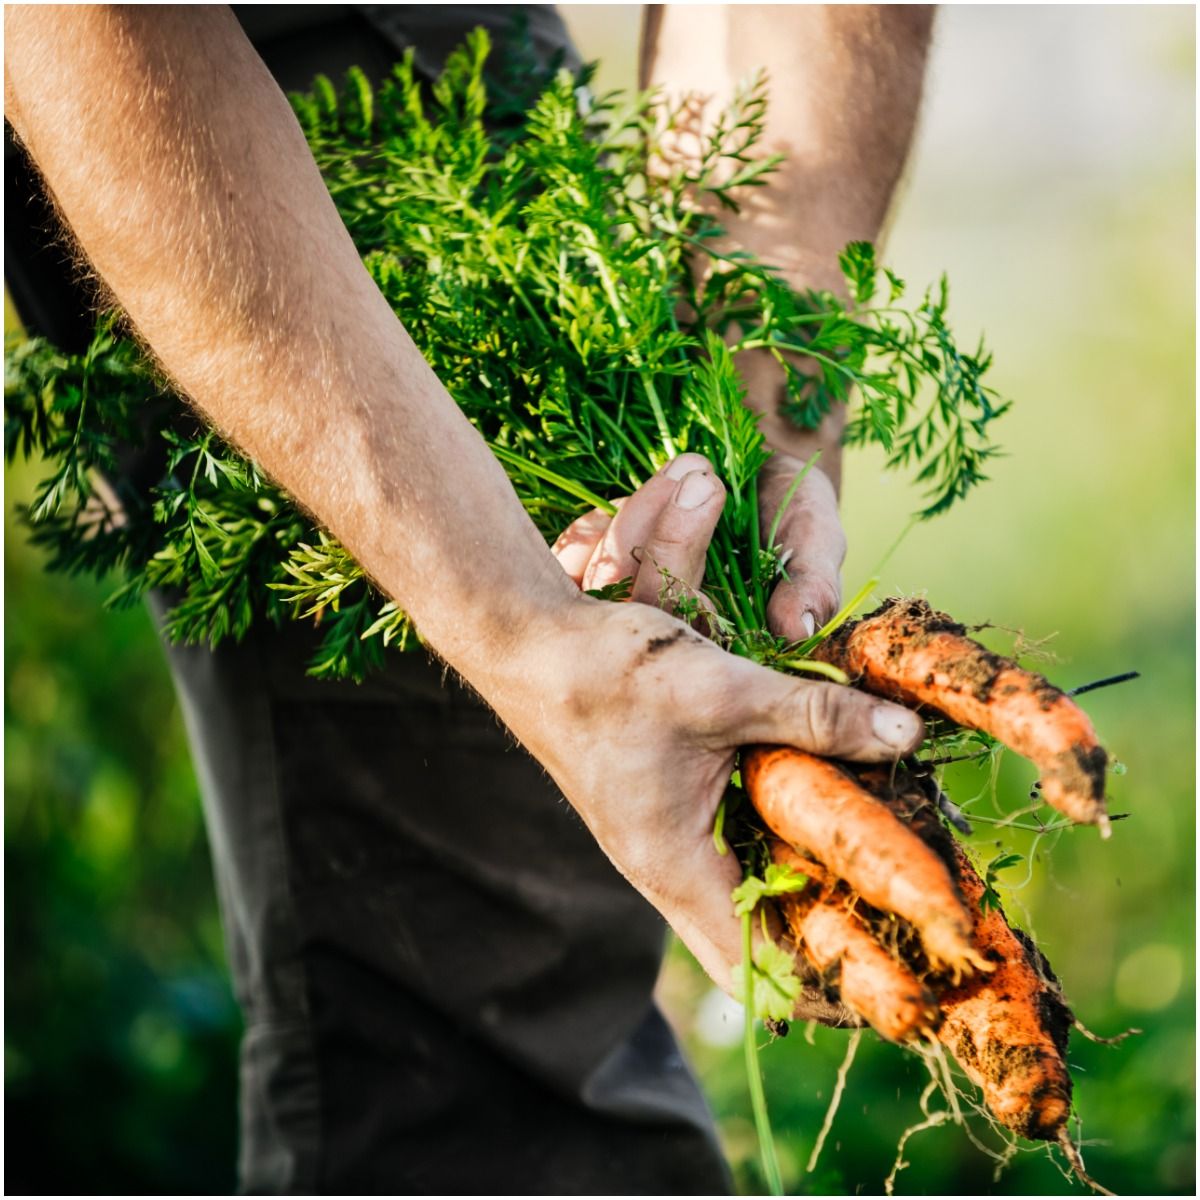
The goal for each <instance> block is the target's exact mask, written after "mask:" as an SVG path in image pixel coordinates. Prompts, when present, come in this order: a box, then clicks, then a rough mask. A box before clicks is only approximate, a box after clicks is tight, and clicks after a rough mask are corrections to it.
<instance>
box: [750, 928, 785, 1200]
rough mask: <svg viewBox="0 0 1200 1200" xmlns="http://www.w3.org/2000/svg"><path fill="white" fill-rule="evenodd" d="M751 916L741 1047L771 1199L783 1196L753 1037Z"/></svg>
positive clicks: (777, 1160)
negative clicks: (743, 1029)
mask: <svg viewBox="0 0 1200 1200" xmlns="http://www.w3.org/2000/svg"><path fill="white" fill-rule="evenodd" d="M751 916H752V914H751V913H750V912H745V913H743V914H742V979H743V982H744V988H743V996H742V1003H743V1005H744V1007H745V1012H746V1027H745V1033H744V1036H743V1039H742V1040H743V1044H744V1047H745V1050H746V1079H747V1082H748V1083H749V1085H750V1107H751V1108H752V1109H753V1110H754V1128H755V1130H756V1132H757V1133H758V1148H759V1152H760V1153H761V1154H762V1165H763V1174H764V1175H765V1176H766V1177H767V1188H768V1189H769V1190H770V1193H771V1195H772V1196H782V1195H783V1181H782V1179H781V1178H780V1175H779V1159H778V1158H776V1156H775V1139H774V1137H773V1136H772V1135H771V1120H770V1118H769V1117H768V1116H767V1097H766V1095H765V1093H764V1092H763V1081H762V1072H761V1071H760V1070H759V1065H758V1043H757V1042H756V1041H755V1037H754V944H753V939H752V929H753V927H752V925H751Z"/></svg>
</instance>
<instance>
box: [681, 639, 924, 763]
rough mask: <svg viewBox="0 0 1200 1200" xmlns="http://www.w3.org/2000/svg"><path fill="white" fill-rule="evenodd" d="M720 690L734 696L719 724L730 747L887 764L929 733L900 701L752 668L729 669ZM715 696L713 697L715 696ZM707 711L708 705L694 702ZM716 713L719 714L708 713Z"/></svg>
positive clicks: (748, 664) (739, 664) (737, 666)
mask: <svg viewBox="0 0 1200 1200" xmlns="http://www.w3.org/2000/svg"><path fill="white" fill-rule="evenodd" d="M730 672H731V673H732V675H733V678H732V679H731V676H730V674H729V673H725V672H722V673H721V674H722V675H723V676H724V678H723V679H722V680H721V682H720V686H721V687H722V688H724V689H725V690H726V692H725V694H726V695H727V696H729V695H731V693H732V696H733V699H732V700H731V704H732V707H733V711H732V713H731V712H729V710H728V707H727V708H726V711H725V713H724V714H723V715H721V714H720V707H719V700H717V708H716V710H715V711H716V712H717V713H718V714H719V715H718V718H717V724H718V725H723V728H722V729H721V730H720V733H719V734H718V732H717V728H716V727H714V729H713V730H712V732H713V734H714V735H716V736H719V737H720V738H722V739H723V743H724V744H725V745H748V744H751V743H754V742H766V743H769V744H776V745H784V746H795V747H797V749H800V750H807V751H809V752H810V753H812V754H819V755H821V756H822V757H826V758H846V759H850V760H852V761H855V762H886V761H888V760H891V759H895V758H899V757H902V756H903V755H905V754H911V753H912V752H913V751H914V750H916V748H917V747H918V746H919V745H920V744H921V741H922V740H923V738H924V736H925V723H924V721H922V720H921V718H920V717H918V716H917V714H916V713H914V712H910V711H909V710H908V709H907V708H903V707H902V706H901V705H899V704H892V703H890V702H888V701H886V700H880V699H878V698H877V697H875V696H868V695H866V694H865V693H863V692H858V691H855V690H854V689H853V688H849V687H844V686H842V685H841V684H837V683H815V682H809V681H808V680H804V679H790V678H788V677H787V676H786V675H783V674H781V673H780V672H778V671H771V670H768V669H767V668H765V667H760V666H757V665H756V664H754V663H751V662H746V661H744V660H738V661H737V662H736V663H734V664H730ZM713 699H716V698H713ZM697 706H698V707H699V708H701V709H702V710H703V700H702V698H700V697H697ZM710 711H714V710H710Z"/></svg>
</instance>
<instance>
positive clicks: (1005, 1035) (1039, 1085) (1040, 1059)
mask: <svg viewBox="0 0 1200 1200" xmlns="http://www.w3.org/2000/svg"><path fill="white" fill-rule="evenodd" d="M954 847H955V858H956V865H957V874H958V879H959V883H960V885H961V886H962V889H963V893H964V895H965V896H966V897H967V900H968V902H969V903H970V904H971V906H972V908H973V910H974V912H975V943H976V945H977V946H978V947H979V948H980V950H981V951H982V952H983V954H984V955H986V957H987V958H989V959H990V960H991V961H992V962H994V963H995V964H996V969H995V971H993V972H992V973H991V974H990V975H987V976H980V977H978V978H975V979H971V980H967V981H965V982H964V983H963V984H961V985H960V986H958V987H955V988H951V989H950V990H949V991H947V992H945V993H944V994H943V996H942V997H941V1006H942V1013H943V1015H944V1017H945V1020H944V1021H943V1023H942V1027H941V1029H940V1030H939V1031H938V1037H939V1038H940V1039H941V1041H942V1042H944V1043H945V1044H946V1046H948V1047H949V1048H950V1051H951V1052H952V1053H953V1055H954V1057H955V1058H956V1059H958V1061H959V1063H960V1064H961V1066H962V1068H963V1070H964V1071H966V1073H967V1075H968V1077H969V1078H970V1079H971V1081H972V1082H973V1083H975V1084H976V1085H978V1086H979V1087H980V1088H981V1089H982V1091H983V1096H984V1099H985V1100H986V1101H987V1105H988V1107H989V1108H990V1109H991V1110H992V1112H993V1113H994V1114H995V1115H996V1119H997V1120H998V1121H1000V1123H1001V1124H1003V1125H1006V1126H1008V1128H1009V1129H1012V1130H1013V1131H1014V1132H1016V1133H1019V1134H1020V1135H1021V1136H1022V1137H1027V1138H1032V1139H1035V1140H1039V1141H1058V1140H1060V1133H1061V1131H1062V1130H1063V1129H1064V1128H1065V1126H1066V1122H1067V1117H1068V1116H1069V1115H1070V1112H1071V1076H1070V1073H1069V1072H1068V1071H1067V1066H1066V1063H1065V1062H1064V1061H1063V1055H1064V1054H1065V1053H1066V1050H1067V1038H1068V1035H1069V1033H1070V1030H1071V1022H1072V1019H1073V1018H1072V1016H1071V1012H1070V1010H1069V1009H1068V1008H1067V1006H1066V1004H1065V1002H1064V1001H1063V998H1062V995H1061V994H1060V992H1059V990H1058V986H1057V982H1056V981H1055V980H1054V978H1053V976H1052V975H1051V974H1050V971H1049V967H1048V966H1047V965H1046V964H1045V962H1044V960H1041V956H1040V955H1038V954H1037V951H1036V950H1034V949H1033V948H1032V946H1031V945H1030V944H1029V943H1028V942H1027V941H1026V940H1025V939H1024V938H1022V937H1020V936H1019V935H1018V934H1017V933H1016V932H1015V931H1014V930H1013V929H1011V928H1010V927H1009V924H1008V921H1007V920H1005V917H1004V913H1003V912H1002V911H1001V910H1000V909H999V908H998V907H990V906H989V908H988V910H987V911H986V912H984V911H983V910H982V909H981V908H980V907H979V901H980V898H981V897H982V896H983V883H982V882H981V881H980V878H979V876H978V874H977V873H976V871H975V868H974V867H973V866H972V865H971V862H970V860H969V859H968V858H967V855H966V853H965V851H964V850H963V849H962V847H961V846H959V845H958V844H957V842H956V843H955V844H954ZM1035 956H1036V959H1035ZM1039 960H1040V961H1039Z"/></svg>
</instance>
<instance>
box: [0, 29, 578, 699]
mask: <svg viewBox="0 0 1200 1200" xmlns="http://www.w3.org/2000/svg"><path fill="white" fill-rule="evenodd" d="M5 33H6V46H5V57H6V63H5V67H6V93H7V98H8V109H9V116H10V119H12V120H13V124H14V126H15V127H16V129H17V132H18V133H19V135H20V136H21V138H22V139H23V140H24V142H25V143H26V145H27V147H28V148H29V150H30V151H31V153H32V155H33V157H34V159H35V160H36V161H37V163H38V165H39V167H40V168H41V170H42V172H43V173H44V175H45V177H46V180H47V182H48V184H49V186H50V187H51V189H52V191H53V193H54V195H55V198H56V200H57V202H58V204H59V206H60V208H61V210H62V212H63V214H64V216H65V217H66V219H67V221H68V222H69V223H70V226H71V228H72V230H73V232H74V234H75V236H76V237H77V239H78V241H79V243H80V245H81V247H82V249H83V250H84V252H85V253H86V255H87V257H88V258H89V260H90V261H91V263H92V265H93V266H94V267H95V269H96V271H97V272H98V273H99V275H100V276H101V277H102V278H103V280H104V281H105V283H106V284H107V285H108V287H109V288H110V289H111V291H112V292H113V293H114V295H115V296H116V298H117V299H118V301H119V302H120V304H121V306H122V308H123V309H124V311H125V312H126V313H127V314H128V315H129V316H130V318H131V319H132V320H133V322H134V323H135V324H136V326H137V328H138V329H139V331H140V333H141V334H142V336H143V337H144V338H145V339H146V341H147V342H148V343H149V345H150V346H151V347H152V349H153V350H154V352H155V354H156V355H157V356H158V358H159V360H160V361H161V363H162V365H163V366H164V367H165V369H166V370H167V371H168V372H169V373H170V374H171V376H172V377H173V378H174V380H175V381H176V382H177V383H178V385H179V386H180V388H181V390H182V391H184V392H185V393H186V394H187V395H188V396H189V397H191V399H192V400H193V401H194V402H195V403H196V404H197V405H198V406H199V407H200V408H202V409H203V410H204V412H205V413H206V414H207V415H208V416H209V417H210V418H211V419H212V420H213V422H214V423H215V424H216V425H217V426H218V428H220V429H221V430H222V432H223V433H224V434H225V435H226V436H227V437H228V438H229V439H230V440H231V441H233V442H235V443H236V444H237V445H239V446H240V447H241V448H242V449H243V450H244V451H245V452H246V453H247V454H249V455H250V456H251V457H253V458H254V459H255V460H256V461H257V462H258V463H259V464H260V465H261V466H262V467H263V468H264V469H265V470H266V471H267V472H268V473H270V474H271V475H272V476H273V477H274V478H275V479H276V480H278V481H279V483H280V484H281V485H282V486H283V487H285V488H286V489H287V490H288V491H289V492H290V493H291V494H292V495H293V496H294V497H295V498H296V499H297V500H298V501H300V502H301V503H302V504H304V505H305V506H306V507H308V508H309V509H311V511H312V512H313V513H314V514H315V515H316V516H317V517H318V519H320V520H321V521H322V522H323V523H324V524H326V525H327V526H328V527H329V528H330V529H331V530H332V531H333V532H334V533H335V534H336V535H337V536H338V537H339V538H341V539H342V541H343V542H344V543H345V544H346V545H347V547H348V548H349V549H350V550H351V551H352V553H354V554H355V556H356V557H357V558H358V560H359V561H360V562H361V563H362V565H363V566H364V568H365V569H366V570H367V571H368V572H369V573H370V574H371V575H372V576H373V577H374V578H375V580H376V581H377V582H378V583H379V585H380V586H381V587H382V588H383V589H384V590H385V591H387V592H388V593H389V594H390V595H392V596H393V597H395V598H396V600H397V601H398V602H399V603H400V604H401V605H402V606H403V607H404V608H405V609H406V610H407V611H408V612H409V613H410V614H411V615H412V616H413V618H414V619H415V621H416V623H417V625H418V628H420V630H421V632H422V634H423V635H424V636H425V637H426V638H427V639H428V640H429V641H430V642H431V643H432V645H433V646H434V647H435V648H436V649H437V650H439V652H441V653H442V654H443V655H444V656H445V657H446V658H447V659H448V660H449V661H450V662H452V663H453V664H454V665H455V666H457V667H459V668H460V669H461V670H463V671H464V673H466V674H467V675H468V677H469V678H472V680H473V682H477V685H479V683H480V681H479V675H480V672H481V671H486V670H487V669H489V668H488V666H487V664H486V662H485V660H486V659H487V658H488V657H489V656H490V657H491V658H496V657H498V656H497V654H496V650H497V648H498V647H503V646H505V645H506V644H507V643H508V642H509V641H512V640H513V639H515V638H516V637H517V635H518V634H519V631H520V629H521V628H522V627H523V626H524V625H525V624H526V623H528V622H529V621H534V620H538V619H542V618H543V617H544V616H545V615H546V614H548V613H552V612H554V611H556V610H557V609H558V608H559V607H560V606H561V605H563V604H566V603H569V602H570V599H571V597H572V595H573V593H572V591H571V588H570V584H569V581H567V580H566V578H565V576H564V575H563V573H562V571H561V570H560V569H559V568H558V566H557V564H556V563H555V562H554V560H553V558H552V556H551V555H550V553H549V551H548V549H547V548H546V546H545V545H544V543H543V542H542V539H541V538H540V536H539V535H538V533H537V531H536V529H535V528H534V526H533V524H532V523H531V522H530V521H529V520H528V518H527V517H526V515H525V513H524V512H523V510H522V509H521V506H520V504H519V502H518V501H517V499H516V496H515V494H514V493H513V491H512V489H511V487H510V486H509V484H508V481H507V479H506V478H505V477H504V474H503V472H502V470H501V469H500V467H499V465H498V464H497V463H496V461H495V459H494V458H493V456H492V455H491V454H490V452H489V451H488V449H487V447H486V445H485V444H484V443H483V441H482V439H481V438H480V437H479V436H478V435H477V434H476V432H475V431H474V430H473V429H472V428H471V427H470V425H469V424H468V423H467V422H466V420H465V419H464V418H463V417H462V415H461V413H460V412H459V411H458V409H457V407H456V406H455V404H454V403H453V401H452V400H451V398H450V397H449V396H448V395H447V394H446V392H445V390H444V389H443V388H442V386H441V385H440V383H439V382H438V381H437V379H436V378H435V377H434V375H433V373H432V372H431V371H430V369H429V367H428V366H427V365H426V363H425V362H424V360H423V359H422V358H421V356H420V354H419V353H418V351H417V350H416V348H415V347H414V346H413V344H412V342H411V340H410V339H409V338H408V336H407V335H406V334H405V332H404V330H403V329H402V328H401V326H400V324H399V322H398V321H397V319H396V318H395V316H394V315H393V313H392V312H391V310H390V309H389V307H388V305H387V303H386V301H385V300H384V299H383V297H382V296H381V295H380V293H379V291H378V289H377V288H376V287H375V286H374V284H373V282H372V281H371V279H370V277H369V275H368V274H367V272H366V271H365V269H364V268H363V266H362V264H361V262H360V261H359V258H358V255H357V253H356V251H355V249H354V246H353V244H352V243H351V241H350V238H349V235H348V234H347V233H346V230H345V228H344V227H343V225H342V224H341V221H340V220H339V218H338V216H337V213H336V211H335V209H334V206H333V204H332V202H331V200H330V199H329V196H328V194H327V192H326V190H325V188H324V185H323V183H322V181H321V179H320V176H319V174H318V172H317V169H316V166H315V165H314V163H313V161H312V157H311V155H310V154H309V152H308V149H307V146H306V144H305V141H304V137H303V135H302V133H301V131H300V129H299V126H298V125H297V123H296V121H295V119H294V118H293V116H292V114H291V111H290V109H289V107H288V105H287V102H286V100H285V98H284V97H283V95H282V93H280V91H279V89H278V88H277V87H276V86H275V84H274V82H273V81H272V79H271V78H270V76H269V74H268V72H267V71H266V68H265V67H264V66H263V64H262V62H261V61H260V60H259V59H258V57H257V55H255V53H254V51H253V49H252V48H251V47H250V45H249V43H248V42H247V41H246V39H245V37H244V36H243V35H242V33H241V31H240V29H239V28H238V26H237V24H236V21H235V20H234V18H233V16H232V14H231V13H230V12H229V11H228V10H227V9H216V8H210V7H196V8H188V9H162V8H153V7H151V8H127V9H120V8H104V7H81V8H71V9H67V10H57V11H56V10H47V9H44V8H34V7H32V6H31V7H17V8H11V7H10V8H9V9H8V10H6V16H5ZM81 148H83V149H82V152H81ZM485 646H486V647H490V650H488V651H485V650H484V647H485Z"/></svg>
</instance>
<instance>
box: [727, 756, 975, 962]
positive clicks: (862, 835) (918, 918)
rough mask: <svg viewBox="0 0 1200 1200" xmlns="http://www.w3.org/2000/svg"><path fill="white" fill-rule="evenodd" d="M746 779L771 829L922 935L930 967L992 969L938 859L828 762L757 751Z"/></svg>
mask: <svg viewBox="0 0 1200 1200" xmlns="http://www.w3.org/2000/svg"><path fill="white" fill-rule="evenodd" d="M742 779H743V782H744V784H745V786H746V790H747V791H748V792H749V795H750V799H751V801H752V803H753V804H754V806H755V808H756V809H757V810H758V812H759V815H760V816H761V817H762V819H763V821H765V822H766V824H767V827H768V828H769V829H770V830H771V831H772V832H773V833H774V834H775V835H776V837H779V838H781V839H782V840H783V841H785V842H787V843H789V844H790V845H792V846H794V847H796V848H797V849H802V850H806V851H807V852H808V853H809V854H811V855H812V856H813V857H814V858H815V859H817V861H818V862H820V863H822V864H824V866H825V867H827V868H828V869H829V871H831V872H832V873H833V874H834V875H836V876H837V877H838V878H840V879H844V880H845V881H846V883H847V884H849V885H850V887H852V888H853V889H854V890H855V891H856V892H858V893H859V895H861V896H862V897H863V899H864V900H865V901H866V902H867V903H868V904H871V905H873V906H874V907H876V908H878V909H880V910H882V911H883V912H891V913H896V914H897V915H898V916H901V917H903V918H904V919H905V920H907V921H909V922H910V923H911V924H912V925H913V927H914V928H915V929H916V930H917V931H918V932H919V934H920V935H921V940H922V942H923V944H924V947H925V951H926V953H927V954H928V956H929V959H930V961H931V962H932V963H934V964H936V965H937V967H938V968H939V969H940V968H942V967H945V968H946V969H948V970H950V971H952V972H953V973H955V975H956V976H957V977H962V976H964V975H969V974H971V973H972V972H974V971H976V970H985V971H986V970H989V969H990V964H989V963H988V962H987V961H986V960H985V959H984V958H982V957H981V956H980V955H979V954H978V952H977V951H976V949H975V947H974V946H973V945H972V943H971V918H970V916H969V914H968V913H967V910H966V908H965V907H964V905H963V901H962V899H961V897H960V896H959V893H958V891H957V890H956V888H955V886H954V882H953V880H952V879H951V876H950V871H949V870H948V869H947V866H946V864H945V863H944V862H943V861H942V859H941V858H939V857H938V855H937V854H936V853H935V852H934V851H933V850H931V849H930V848H929V847H928V846H926V845H925V843H924V842H923V841H922V840H921V839H920V838H919V837H918V836H917V835H916V834H915V833H913V832H912V831H911V830H909V829H908V828H906V827H905V826H904V825H903V824H902V823H901V822H900V821H898V820H896V818H895V817H894V816H893V815H892V813H891V812H890V811H889V810H888V809H887V807H886V806H885V805H883V804H881V803H880V802H879V801H878V800H876V799H875V798H874V797H873V796H871V795H869V794H868V793H867V792H866V791H864V790H863V789H862V788H861V787H860V786H859V785H858V784H857V783H856V782H855V780H854V779H853V778H851V777H850V776H849V775H848V774H847V773H846V771H844V770H842V769H840V767H839V766H837V765H836V764H834V763H832V762H829V761H828V760H826V759H821V758H817V757H815V756H814V755H812V754H806V753H805V752H803V751H801V750H793V749H790V748H787V747H783V746H774V747H765V746H755V747H752V748H751V749H750V750H748V751H747V752H746V753H745V755H744V758H743V764H742Z"/></svg>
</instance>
